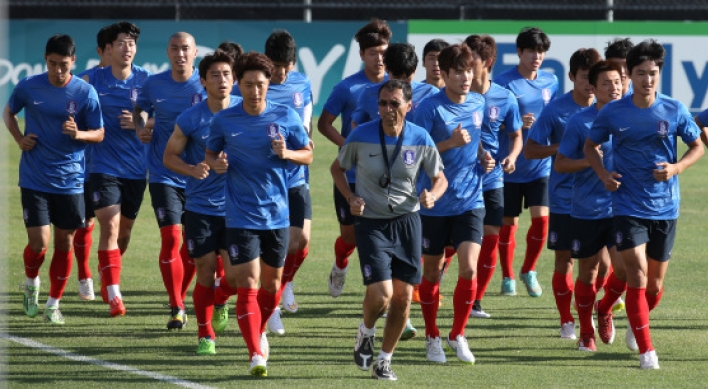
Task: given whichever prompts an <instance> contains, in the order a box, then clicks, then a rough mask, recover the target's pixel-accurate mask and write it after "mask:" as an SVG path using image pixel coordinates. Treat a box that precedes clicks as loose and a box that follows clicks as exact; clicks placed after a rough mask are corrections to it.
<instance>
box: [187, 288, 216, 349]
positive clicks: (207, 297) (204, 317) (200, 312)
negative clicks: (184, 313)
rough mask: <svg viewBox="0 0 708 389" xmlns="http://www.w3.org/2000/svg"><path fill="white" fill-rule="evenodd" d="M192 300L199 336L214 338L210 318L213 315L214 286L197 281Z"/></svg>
mask: <svg viewBox="0 0 708 389" xmlns="http://www.w3.org/2000/svg"><path fill="white" fill-rule="evenodd" d="M192 300H193V301H194V316H196V317H197V327H198V333H199V334H198V336H199V338H204V337H206V336H209V337H211V339H212V340H214V339H216V334H214V330H213V329H212V327H211V319H212V317H213V315H214V288H209V287H206V286H204V285H202V284H200V283H199V282H197V283H196V284H195V285H194V291H193V292H192Z"/></svg>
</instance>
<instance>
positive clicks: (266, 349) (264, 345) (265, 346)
mask: <svg viewBox="0 0 708 389" xmlns="http://www.w3.org/2000/svg"><path fill="white" fill-rule="evenodd" d="M259 347H260V349H261V354H263V359H265V360H266V361H268V357H269V356H270V343H268V337H267V336H266V333H265V332H263V333H261V340H260V343H259Z"/></svg>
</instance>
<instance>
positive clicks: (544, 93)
mask: <svg viewBox="0 0 708 389" xmlns="http://www.w3.org/2000/svg"><path fill="white" fill-rule="evenodd" d="M541 96H542V97H543V104H544V105H546V104H548V103H550V102H551V90H550V89H548V88H543V90H542V91H541Z"/></svg>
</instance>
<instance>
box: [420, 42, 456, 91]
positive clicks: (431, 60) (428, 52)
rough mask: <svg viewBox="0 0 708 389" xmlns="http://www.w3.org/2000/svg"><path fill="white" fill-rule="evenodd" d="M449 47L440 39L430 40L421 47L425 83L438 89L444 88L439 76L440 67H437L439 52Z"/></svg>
mask: <svg viewBox="0 0 708 389" xmlns="http://www.w3.org/2000/svg"><path fill="white" fill-rule="evenodd" d="M448 46H450V44H449V43H447V42H445V41H444V40H442V39H432V40H431V41H429V42H428V43H426V44H425V46H424V47H423V67H424V68H425V81H424V82H425V83H426V84H430V85H432V86H434V87H436V88H438V89H442V88H443V87H444V86H445V82H444V81H443V80H442V77H441V76H440V66H439V65H438V55H440V51H441V50H442V49H444V48H446V47H448Z"/></svg>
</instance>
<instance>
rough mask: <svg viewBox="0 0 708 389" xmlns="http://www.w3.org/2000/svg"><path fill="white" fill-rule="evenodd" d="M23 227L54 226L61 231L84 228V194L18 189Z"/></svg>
mask: <svg viewBox="0 0 708 389" xmlns="http://www.w3.org/2000/svg"><path fill="white" fill-rule="evenodd" d="M20 193H21V196H22V218H23V219H24V221H25V227H26V228H30V227H42V226H48V225H50V224H54V226H55V227H56V228H59V229H62V230H75V229H77V228H81V227H84V221H85V218H86V214H85V209H84V194H83V193H77V194H56V193H47V192H40V191H36V190H32V189H27V188H20Z"/></svg>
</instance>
